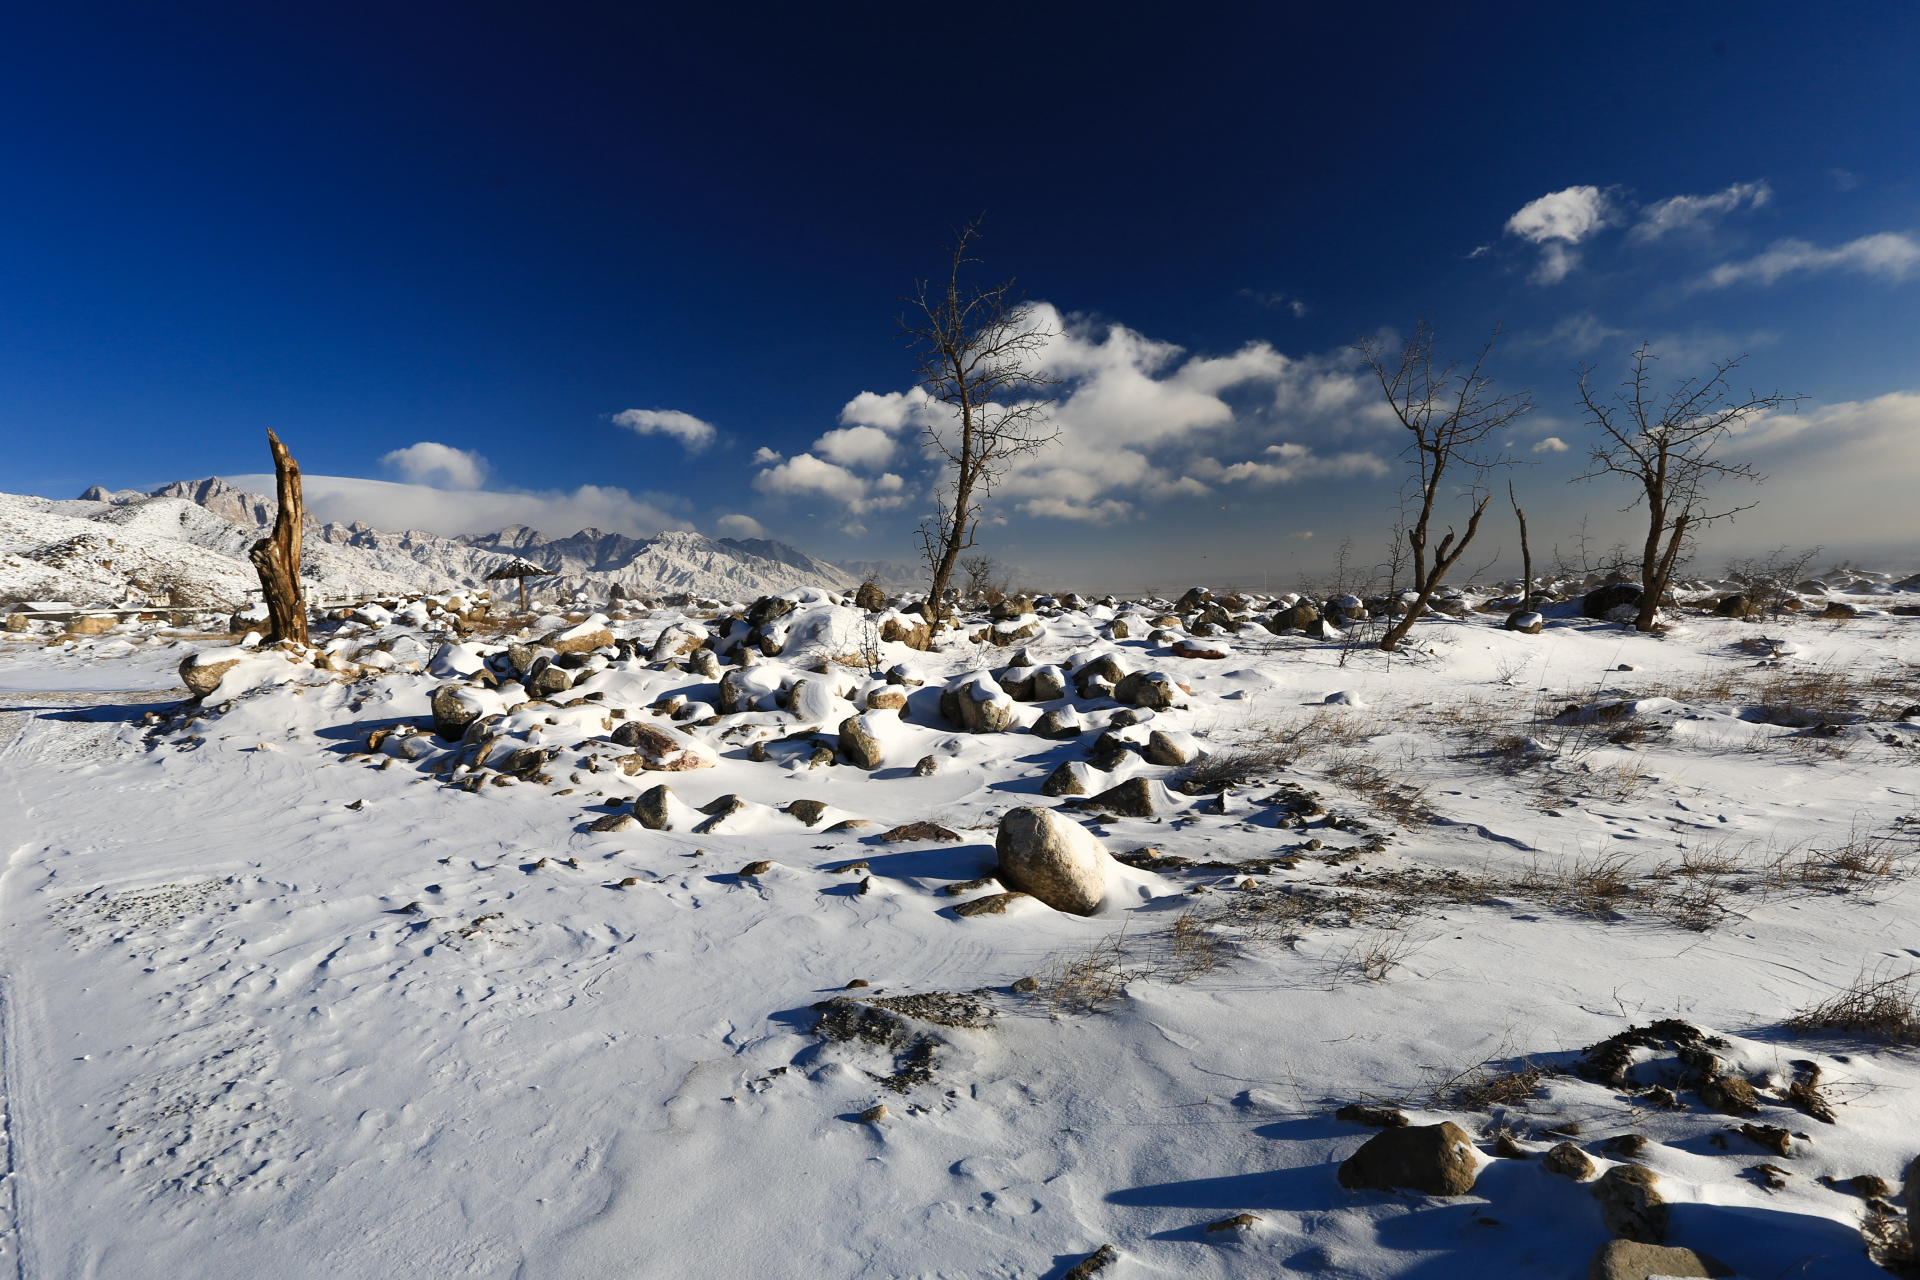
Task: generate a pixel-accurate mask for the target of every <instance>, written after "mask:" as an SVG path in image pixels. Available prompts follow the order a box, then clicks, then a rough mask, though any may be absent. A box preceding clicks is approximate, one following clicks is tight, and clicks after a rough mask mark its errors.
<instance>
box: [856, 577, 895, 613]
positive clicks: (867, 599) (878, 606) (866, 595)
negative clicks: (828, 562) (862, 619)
mask: <svg viewBox="0 0 1920 1280" xmlns="http://www.w3.org/2000/svg"><path fill="white" fill-rule="evenodd" d="M853 607H854V608H856V609H859V610H861V611H862V612H865V613H879V612H880V611H881V610H882V609H884V608H886V607H887V593H886V592H884V591H882V590H881V589H880V584H879V583H877V582H871V581H869V582H863V583H861V584H860V589H859V590H858V591H856V592H854V593H853Z"/></svg>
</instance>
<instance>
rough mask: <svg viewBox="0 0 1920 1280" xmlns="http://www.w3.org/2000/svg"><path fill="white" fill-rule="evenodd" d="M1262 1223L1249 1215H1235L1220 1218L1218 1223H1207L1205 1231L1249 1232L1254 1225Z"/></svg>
mask: <svg viewBox="0 0 1920 1280" xmlns="http://www.w3.org/2000/svg"><path fill="white" fill-rule="evenodd" d="M1260 1221H1262V1219H1260V1218H1256V1217H1254V1216H1253V1215H1252V1214H1250V1213H1236V1214H1234V1215H1233V1216H1232V1217H1231V1218H1222V1219H1220V1221H1218V1222H1209V1223H1208V1224H1207V1230H1208V1232H1209V1233H1211V1232H1214V1231H1250V1230H1252V1229H1253V1226H1254V1224H1255V1223H1257V1222H1260Z"/></svg>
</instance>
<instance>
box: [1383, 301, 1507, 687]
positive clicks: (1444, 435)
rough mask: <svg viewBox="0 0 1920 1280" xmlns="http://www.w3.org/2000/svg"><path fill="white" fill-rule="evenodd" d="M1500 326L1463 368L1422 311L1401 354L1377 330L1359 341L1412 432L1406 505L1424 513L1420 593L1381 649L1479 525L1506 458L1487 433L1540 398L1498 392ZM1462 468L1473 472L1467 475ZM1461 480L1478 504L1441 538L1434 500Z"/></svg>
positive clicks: (1416, 526)
mask: <svg viewBox="0 0 1920 1280" xmlns="http://www.w3.org/2000/svg"><path fill="white" fill-rule="evenodd" d="M1500 332H1501V331H1500V329H1499V328H1498V327H1496V328H1495V329H1494V331H1493V333H1492V334H1491V335H1490V336H1489V337H1488V338H1487V341H1486V345H1485V346H1483V347H1481V349H1480V352H1479V354H1478V355H1476V356H1475V357H1474V358H1473V363H1472V364H1470V365H1467V366H1465V367H1464V368H1463V367H1462V366H1461V365H1459V364H1457V363H1455V364H1443V363H1441V360H1440V356H1439V352H1438V349H1437V348H1438V345H1439V338H1438V336H1437V335H1436V334H1435V332H1434V326H1433V321H1432V320H1430V319H1424V318H1423V319H1422V320H1420V321H1419V323H1417V324H1416V325H1415V326H1414V331H1413V336H1412V337H1410V338H1408V339H1407V340H1406V342H1405V343H1404V344H1402V346H1401V349H1400V351H1399V353H1398V354H1394V353H1391V352H1389V351H1388V349H1387V347H1386V344H1385V343H1383V342H1381V341H1380V340H1379V339H1378V338H1363V339H1361V340H1360V341H1359V342H1358V343H1356V344H1355V346H1354V349H1355V350H1356V351H1358V352H1360V354H1361V357H1362V358H1363V359H1364V360H1365V361H1366V362H1367V365H1368V367H1370V368H1371V369H1372V370H1373V372H1374V374H1375V376H1377V377H1378V378H1379V379H1380V389H1381V390H1382V391H1383V392H1385V393H1386V397H1387V405H1388V407H1389V408H1391V409H1392V410H1393V416H1394V417H1395V418H1396V419H1397V420H1398V421H1399V423H1400V425H1401V426H1403V427H1405V428H1406V429H1407V431H1408V433H1409V434H1411V435H1412V437H1413V439H1412V441H1411V442H1410V443H1409V444H1408V445H1407V448H1406V453H1407V455H1408V456H1409V458H1410V460H1411V464H1412V474H1411V475H1410V476H1409V477H1408V482H1409V489H1410V492H1408V494H1407V504H1406V505H1408V506H1415V505H1416V504H1417V514H1416V515H1415V516H1414V519H1413V522H1412V523H1411V524H1410V525H1409V526H1408V527H1407V547H1408V549H1409V550H1410V551H1411V552H1412V553H1413V589H1414V590H1415V591H1416V592H1418V593H1419V595H1418V598H1417V599H1416V600H1415V601H1414V602H1413V605H1412V607H1410V608H1409V609H1408V610H1407V612H1406V614H1405V615H1404V616H1403V617H1402V618H1401V619H1400V620H1399V621H1398V622H1396V623H1394V624H1393V626H1391V627H1389V628H1388V629H1387V632H1386V634H1385V635H1383V636H1381V637H1380V647H1381V648H1382V649H1388V650H1391V649H1393V648H1395V647H1396V646H1398V645H1399V643H1400V641H1401V640H1402V639H1403V638H1404V637H1405V636H1406V634H1407V632H1408V631H1409V630H1410V629H1411V628H1412V627H1413V623H1414V619H1415V618H1417V617H1419V616H1420V614H1421V613H1422V612H1423V611H1424V610H1425V609H1426V606H1427V601H1428V599H1429V598H1431V597H1432V595H1433V593H1434V591H1435V589H1437V588H1438V587H1439V585H1440V583H1441V581H1442V580H1444V579H1445V578H1446V576H1447V572H1448V570H1450V569H1452V568H1453V566H1454V564H1455V563H1456V562H1457V561H1458V560H1459V559H1460V557H1461V555H1462V554H1463V553H1465V551H1466V549H1467V544H1469V543H1471V542H1472V541H1473V535H1474V534H1476V533H1478V532H1479V531H1480V516H1481V515H1482V513H1484V512H1485V511H1486V509H1487V503H1488V502H1490V501H1492V499H1493V494H1492V492H1491V491H1490V490H1488V489H1486V488H1485V487H1484V485H1483V484H1482V481H1483V480H1484V479H1485V476H1486V473H1487V471H1488V470H1489V469H1490V468H1492V467H1495V466H1503V465H1506V463H1505V460H1504V459H1502V458H1499V457H1496V456H1489V455H1488V454H1487V453H1486V452H1485V446H1486V440H1487V437H1489V436H1491V435H1493V434H1494V433H1495V432H1497V431H1500V430H1501V429H1503V428H1505V427H1506V426H1507V425H1508V424H1509V423H1511V422H1513V421H1515V420H1516V419H1518V418H1520V417H1522V416H1524V415H1525V414H1527V413H1528V412H1529V411H1531V410H1532V408H1533V399H1532V397H1531V396H1530V395H1529V394H1528V393H1527V392H1525V391H1518V392H1512V393H1509V394H1507V395H1501V396H1496V395H1495V394H1494V393H1493V379H1492V378H1490V377H1488V376H1487V375H1486V373H1485V372H1484V369H1485V366H1486V361H1487V357H1488V356H1489V355H1491V354H1492V353H1493V344H1494V342H1495V341H1497V340H1498V339H1499V337H1500ZM1461 472H1464V473H1466V474H1465V475H1464V476H1462V475H1461V474H1459V473H1461ZM1462 480H1464V481H1465V485H1466V487H1465V490H1464V493H1465V496H1466V498H1467V500H1468V501H1469V502H1472V503H1473V504H1474V505H1473V513H1472V515H1471V516H1469V517H1468V519H1467V529H1466V532H1465V533H1464V534H1460V535H1456V534H1455V533H1454V531H1453V528H1452V526H1448V528H1447V532H1446V536H1445V537H1443V538H1441V539H1440V543H1439V545H1438V546H1434V545H1433V543H1432V526H1433V517H1434V508H1435V506H1437V505H1438V504H1439V502H1440V499H1441V498H1442V497H1443V496H1444V495H1445V494H1446V493H1447V492H1448V491H1449V489H1451V488H1453V487H1455V486H1458V485H1460V484H1461V482H1462Z"/></svg>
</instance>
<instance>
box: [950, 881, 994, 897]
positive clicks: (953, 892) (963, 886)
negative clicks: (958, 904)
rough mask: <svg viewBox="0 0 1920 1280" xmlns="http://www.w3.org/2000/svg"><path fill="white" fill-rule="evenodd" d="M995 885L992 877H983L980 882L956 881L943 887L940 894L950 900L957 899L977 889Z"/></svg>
mask: <svg viewBox="0 0 1920 1280" xmlns="http://www.w3.org/2000/svg"><path fill="white" fill-rule="evenodd" d="M992 883H993V877H992V876H981V877H980V878H979V879H978V880H956V881H954V882H953V883H952V884H950V885H946V886H945V887H943V888H942V889H941V890H940V892H942V893H944V894H946V895H947V896H948V897H949V898H957V897H959V896H960V895H961V894H963V893H972V892H973V891H974V890H975V889H984V888H986V887H987V886H988V885H990V884H992Z"/></svg>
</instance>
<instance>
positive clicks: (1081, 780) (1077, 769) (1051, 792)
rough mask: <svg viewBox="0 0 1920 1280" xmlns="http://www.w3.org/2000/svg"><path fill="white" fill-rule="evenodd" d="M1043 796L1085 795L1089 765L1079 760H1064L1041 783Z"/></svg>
mask: <svg viewBox="0 0 1920 1280" xmlns="http://www.w3.org/2000/svg"><path fill="white" fill-rule="evenodd" d="M1040 794H1041V795H1043V796H1050V797H1057V796H1084V795H1086V794H1087V766H1086V764H1085V763H1084V762H1082V761H1079V760H1062V761H1061V762H1060V763H1059V764H1058V765H1056V766H1055V767H1054V770H1053V772H1052V773H1050V774H1048V775H1047V780H1046V781H1045V782H1043V783H1041V784H1040Z"/></svg>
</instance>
